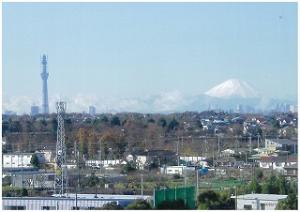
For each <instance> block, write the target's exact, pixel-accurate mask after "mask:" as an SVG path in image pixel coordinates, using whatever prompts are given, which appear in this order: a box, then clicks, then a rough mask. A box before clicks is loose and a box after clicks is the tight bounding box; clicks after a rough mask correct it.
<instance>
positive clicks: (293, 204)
mask: <svg viewBox="0 0 300 212" xmlns="http://www.w3.org/2000/svg"><path fill="white" fill-rule="evenodd" d="M276 209H277V210H298V198H297V195H296V193H294V192H293V193H290V194H289V195H288V197H287V199H285V200H281V201H279V202H278V204H277V206H276Z"/></svg>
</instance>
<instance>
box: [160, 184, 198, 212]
mask: <svg viewBox="0 0 300 212" xmlns="http://www.w3.org/2000/svg"><path fill="white" fill-rule="evenodd" d="M179 199H182V200H183V201H184V203H185V205H186V207H187V208H189V209H194V208H195V186H190V187H178V188H164V189H155V191H154V207H157V206H158V205H159V204H160V203H162V202H163V201H165V200H167V201H174V200H179Z"/></svg>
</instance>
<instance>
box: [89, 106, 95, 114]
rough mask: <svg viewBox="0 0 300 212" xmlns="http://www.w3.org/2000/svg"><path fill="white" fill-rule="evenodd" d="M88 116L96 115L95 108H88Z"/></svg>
mask: <svg viewBox="0 0 300 212" xmlns="http://www.w3.org/2000/svg"><path fill="white" fill-rule="evenodd" d="M89 114H90V115H91V116H95V115H96V108H95V106H89Z"/></svg>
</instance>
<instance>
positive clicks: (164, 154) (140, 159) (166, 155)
mask: <svg viewBox="0 0 300 212" xmlns="http://www.w3.org/2000/svg"><path fill="white" fill-rule="evenodd" d="M133 155H134V157H135V162H136V165H137V167H138V169H144V167H145V166H147V165H149V164H153V163H156V164H157V165H158V166H160V165H164V164H168V163H172V162H173V161H177V156H176V154H175V152H173V151H169V150H149V151H143V152H138V153H136V154H135V153H133Z"/></svg>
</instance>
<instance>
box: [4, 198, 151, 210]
mask: <svg viewBox="0 0 300 212" xmlns="http://www.w3.org/2000/svg"><path fill="white" fill-rule="evenodd" d="M151 198H152V197H151V196H141V195H103V194H98V195H95V194H78V196H77V201H76V197H75V194H68V195H65V196H64V197H55V196H52V197H3V198H2V207H3V209H4V210H72V209H75V208H76V205H77V208H78V209H83V210H84V209H89V210H92V209H97V208H101V207H103V205H105V204H107V203H111V202H116V203H117V204H118V205H121V206H123V207H125V206H127V205H128V204H130V203H131V202H133V201H135V200H138V199H143V200H147V201H151Z"/></svg>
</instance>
